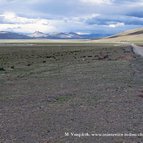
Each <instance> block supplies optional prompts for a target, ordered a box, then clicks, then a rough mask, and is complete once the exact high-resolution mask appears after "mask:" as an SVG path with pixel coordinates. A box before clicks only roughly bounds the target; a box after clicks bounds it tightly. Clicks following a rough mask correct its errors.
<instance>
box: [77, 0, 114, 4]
mask: <svg viewBox="0 0 143 143" xmlns="http://www.w3.org/2000/svg"><path fill="white" fill-rule="evenodd" d="M80 1H81V2H84V3H88V4H111V3H112V0H80Z"/></svg>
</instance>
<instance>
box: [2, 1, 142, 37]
mask: <svg viewBox="0 0 143 143" xmlns="http://www.w3.org/2000/svg"><path fill="white" fill-rule="evenodd" d="M142 26H143V0H138V1H137V0H132V1H131V0H130V1H129V0H66V1H65V0H58V1H57V0H25V1H19V0H0V31H15V32H24V33H31V32H34V31H37V30H38V31H42V32H46V33H48V32H71V31H73V32H80V33H82V32H83V33H97V34H98V33H107V34H114V33H117V32H120V31H124V30H126V29H130V28H136V27H142Z"/></svg>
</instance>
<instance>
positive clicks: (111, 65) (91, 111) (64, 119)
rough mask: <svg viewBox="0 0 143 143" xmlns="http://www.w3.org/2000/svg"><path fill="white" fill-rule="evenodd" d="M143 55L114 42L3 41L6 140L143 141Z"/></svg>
mask: <svg viewBox="0 0 143 143" xmlns="http://www.w3.org/2000/svg"><path fill="white" fill-rule="evenodd" d="M142 65H143V59H142V58H141V57H138V56H135V55H134V54H133V53H132V49H131V47H127V46H118V45H113V44H89V45H88V44H50V45H46V44H44V45H31V46H12V45H11V46H8V45H7V46H4V45H3V46H1V47H0V142H1V143H142V142H143V138H142V137H82V138H78V137H65V132H69V133H70V132H74V133H82V132H83V133H143V132H142V131H143V110H142V109H143V104H142V103H143V74H142V73H143V66H142Z"/></svg>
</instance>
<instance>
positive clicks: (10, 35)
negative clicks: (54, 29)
mask: <svg viewBox="0 0 143 143" xmlns="http://www.w3.org/2000/svg"><path fill="white" fill-rule="evenodd" d="M105 36H108V35H107V34H77V33H74V32H69V33H64V32H61V33H49V34H46V33H42V32H40V31H35V32H34V33H32V34H21V33H15V32H7V31H0V39H98V38H101V37H105Z"/></svg>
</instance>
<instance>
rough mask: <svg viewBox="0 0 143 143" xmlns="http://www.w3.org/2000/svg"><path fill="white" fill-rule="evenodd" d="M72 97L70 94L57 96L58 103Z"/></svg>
mask: <svg viewBox="0 0 143 143" xmlns="http://www.w3.org/2000/svg"><path fill="white" fill-rule="evenodd" d="M71 99H72V96H69V95H60V96H58V97H56V103H64V102H68V101H70V100H71Z"/></svg>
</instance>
